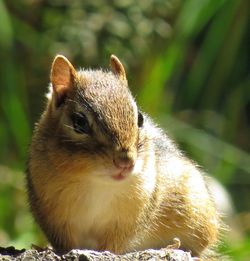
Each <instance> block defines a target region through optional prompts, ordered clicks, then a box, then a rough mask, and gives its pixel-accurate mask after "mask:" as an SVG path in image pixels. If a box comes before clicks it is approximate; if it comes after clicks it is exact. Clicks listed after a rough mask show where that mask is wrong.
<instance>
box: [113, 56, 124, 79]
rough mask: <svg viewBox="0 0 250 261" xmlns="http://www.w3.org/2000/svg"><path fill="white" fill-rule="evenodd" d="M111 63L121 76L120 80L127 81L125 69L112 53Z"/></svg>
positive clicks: (114, 70) (115, 72) (114, 71)
mask: <svg viewBox="0 0 250 261" xmlns="http://www.w3.org/2000/svg"><path fill="white" fill-rule="evenodd" d="M110 65H111V69H112V72H113V73H114V74H116V75H118V77H119V78H120V80H123V81H127V78H126V72H125V69H124V67H123V65H122V63H121V62H120V60H119V59H118V58H117V57H116V56H115V55H114V54H112V55H111V56H110Z"/></svg>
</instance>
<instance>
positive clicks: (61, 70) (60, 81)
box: [50, 55, 76, 107]
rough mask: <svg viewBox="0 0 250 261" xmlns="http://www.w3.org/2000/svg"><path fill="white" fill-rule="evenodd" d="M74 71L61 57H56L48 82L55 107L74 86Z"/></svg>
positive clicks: (66, 60) (65, 59)
mask: <svg viewBox="0 0 250 261" xmlns="http://www.w3.org/2000/svg"><path fill="white" fill-rule="evenodd" d="M75 78H76V70H75V68H74V67H73V65H72V64H71V63H70V62H69V60H68V59H67V58H66V57H64V56H63V55H57V56H56V57H55V59H54V61H53V63H52V66H51V73H50V80H51V83H52V87H53V94H54V96H55V102H56V106H57V107H59V106H60V105H61V104H62V103H63V102H64V100H65V98H66V97H67V94H68V92H69V90H70V89H71V88H72V86H73V84H74V80H75Z"/></svg>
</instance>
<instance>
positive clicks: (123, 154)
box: [27, 55, 220, 257]
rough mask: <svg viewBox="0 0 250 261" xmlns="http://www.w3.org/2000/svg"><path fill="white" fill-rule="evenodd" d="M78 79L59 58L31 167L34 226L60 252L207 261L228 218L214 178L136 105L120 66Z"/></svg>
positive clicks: (29, 180)
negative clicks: (203, 260) (174, 251)
mask: <svg viewBox="0 0 250 261" xmlns="http://www.w3.org/2000/svg"><path fill="white" fill-rule="evenodd" d="M110 65H111V70H103V69H98V70H97V69H80V70H76V69H75V68H74V66H73V65H72V64H71V63H70V61H69V60H68V59H67V58H66V57H64V56H62V55H57V56H56V57H55V58H54V61H53V63H52V67H51V74H50V81H51V83H50V92H49V95H48V102H47V106H46V108H45V111H44V112H43V114H42V116H41V118H40V120H39V122H38V123H37V124H36V127H35V130H34V134H33V138H32V142H31V145H30V149H29V156H28V161H27V191H28V198H29V203H30V208H31V211H32V213H33V216H34V218H35V220H36V221H37V223H38V224H39V225H40V227H41V229H42V230H43V232H44V233H45V235H46V237H47V239H48V240H49V242H50V243H51V245H52V246H53V247H54V249H56V250H58V251H63V252H65V251H69V250H71V249H74V248H81V249H93V250H97V251H104V250H108V251H111V252H113V253H116V254H124V253H127V252H131V251H139V250H145V249H148V248H155V249H159V248H162V247H165V246H167V245H168V244H170V243H171V242H172V241H173V238H176V237H177V238H179V240H180V242H181V248H182V249H183V250H187V251H191V253H192V255H193V256H197V257H202V256H203V253H205V252H206V250H207V249H210V248H211V247H212V246H213V245H216V243H217V241H218V235H219V230H220V218H219V214H218V213H217V210H216V208H215V206H214V202H213V200H212V197H211V195H210V194H209V192H208V189H207V185H206V181H205V179H206V177H205V175H204V174H203V172H202V171H201V170H200V169H199V167H198V166H197V164H196V163H194V162H193V161H191V160H189V159H188V158H187V157H186V156H185V155H184V153H183V152H181V151H180V150H179V149H178V147H177V145H176V144H175V143H174V141H172V140H171V139H170V138H169V137H168V136H167V134H165V133H164V132H163V130H161V129H160V128H159V127H158V126H156V124H154V123H153V121H152V120H151V119H150V117H149V116H147V115H146V114H145V113H143V112H141V110H139V108H138V106H137V104H136V102H135V99H134V98H133V96H132V94H131V92H130V90H129V87H128V81H127V77H126V72H125V69H124V66H123V65H122V63H121V62H120V60H119V59H118V58H117V57H116V56H115V55H111V58H110Z"/></svg>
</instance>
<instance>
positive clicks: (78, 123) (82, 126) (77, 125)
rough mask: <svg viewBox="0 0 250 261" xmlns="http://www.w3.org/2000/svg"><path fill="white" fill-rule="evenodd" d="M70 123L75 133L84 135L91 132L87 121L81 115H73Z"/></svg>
mask: <svg viewBox="0 0 250 261" xmlns="http://www.w3.org/2000/svg"><path fill="white" fill-rule="evenodd" d="M72 122H73V127H74V130H75V132H77V133H86V134H89V133H90V132H91V128H90V126H89V122H88V119H87V117H86V116H85V115H84V114H83V113H78V112H77V113H74V114H73V115H72Z"/></svg>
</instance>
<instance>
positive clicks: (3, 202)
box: [0, 0, 250, 260]
mask: <svg viewBox="0 0 250 261" xmlns="http://www.w3.org/2000/svg"><path fill="white" fill-rule="evenodd" d="M249 19H250V8H249V1H247V0H238V1H237V0H231V1H230V0H217V1H215V0H186V1H181V0H148V1H144V0H138V1H132V0H113V1H103V0H85V1H81V0H72V1H68V0H54V1H46V0H20V1H7V0H5V1H3V0H0V145H1V150H0V245H2V246H8V245H11V244H14V245H15V246H16V247H27V248H28V247H29V246H30V245H31V243H34V244H38V245H39V244H40V245H42V244H44V239H43V237H42V235H41V233H40V232H39V229H38V228H37V227H36V225H35V224H34V222H33V220H32V217H31V215H30V213H29V211H28V206H27V201H26V195H25V186H24V185H25V181H24V177H25V175H24V170H25V160H26V155H27V148H28V144H29V142H30V139H31V134H32V129H33V126H34V123H35V121H37V120H38V118H39V115H40V113H41V112H42V110H43V108H44V105H45V101H46V100H45V96H44V94H45V92H46V91H47V86H48V82H49V72H50V65H51V62H52V60H53V57H54V55H55V54H57V53H61V54H64V55H66V56H67V57H68V58H69V59H70V60H71V61H72V63H73V64H74V65H75V66H76V67H79V66H82V67H90V66H91V67H100V66H102V67H103V66H104V67H108V64H109V56H110V54H112V53H114V54H116V55H117V56H118V57H119V58H120V59H121V60H122V62H123V63H124V65H125V67H126V69H127V75H128V79H129V82H130V86H131V89H132V91H133V93H134V94H135V95H136V99H137V101H138V103H139V105H140V107H142V108H143V110H144V111H146V112H147V113H148V114H150V115H151V116H152V117H153V118H154V120H155V121H156V122H158V123H159V124H160V125H161V126H163V127H164V128H166V129H167V130H168V132H169V134H170V135H171V136H173V137H174V138H175V139H176V141H177V142H178V144H179V145H180V147H181V148H182V149H183V150H184V151H185V152H186V154H187V155H188V156H190V157H191V158H192V159H194V160H196V161H197V162H198V163H199V164H200V165H201V166H202V167H203V168H204V170H205V171H206V172H208V173H210V174H211V175H212V176H213V177H215V178H216V179H217V180H219V181H220V182H221V184H223V186H224V187H225V188H226V189H227V191H228V193H229V195H230V197H231V200H232V204H233V207H234V212H230V213H229V214H230V215H229V217H228V219H226V222H228V224H229V226H230V227H232V231H231V232H230V233H229V234H228V235H227V236H226V238H225V239H224V240H223V244H221V247H220V248H221V251H222V252H224V253H226V254H228V255H230V256H232V257H233V260H249V259H248V258H249V257H250V200H249V198H250V155H249V152H250V23H249Z"/></svg>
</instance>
